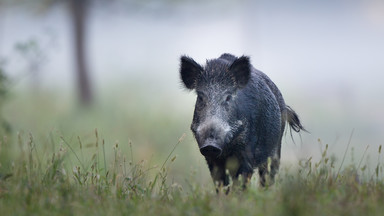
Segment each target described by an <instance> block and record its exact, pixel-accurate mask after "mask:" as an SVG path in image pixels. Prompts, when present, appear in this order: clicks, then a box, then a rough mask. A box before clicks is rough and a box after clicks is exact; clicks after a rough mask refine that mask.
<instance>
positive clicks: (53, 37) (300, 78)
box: [0, 0, 384, 160]
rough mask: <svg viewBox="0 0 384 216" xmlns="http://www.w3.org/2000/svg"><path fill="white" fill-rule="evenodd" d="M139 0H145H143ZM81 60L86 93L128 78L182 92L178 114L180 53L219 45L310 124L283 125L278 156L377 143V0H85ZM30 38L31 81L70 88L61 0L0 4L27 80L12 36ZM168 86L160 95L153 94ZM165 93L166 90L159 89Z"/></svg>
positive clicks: (15, 59)
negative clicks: (35, 62)
mask: <svg viewBox="0 0 384 216" xmlns="http://www.w3.org/2000/svg"><path fill="white" fill-rule="evenodd" d="M149 2H150V1H149ZM4 5H6V4H4ZM86 27H87V28H86V30H87V32H86V33H87V41H86V43H87V44H86V45H87V46H86V47H87V52H88V56H87V59H88V64H89V68H90V76H91V80H92V88H93V89H94V90H95V91H96V97H97V95H98V94H102V92H104V91H108V90H109V89H111V88H113V89H114V90H116V88H117V89H118V88H119V86H124V85H126V84H127V83H132V82H136V84H137V85H139V86H141V87H140V88H139V90H143V89H147V90H148V92H154V91H157V90H159V91H161V92H162V94H161V95H158V96H160V97H164V98H167V100H170V102H169V103H170V104H171V105H172V104H173V105H174V104H176V102H172V100H175V101H180V100H182V101H185V103H183V105H180V104H178V105H177V106H180V107H179V109H182V110H183V112H185V113H190V115H189V117H188V118H186V119H185V123H186V125H189V124H190V121H191V116H192V112H193V103H194V94H193V93H188V92H186V91H183V90H182V88H181V84H180V81H179V75H178V67H179V57H180V55H183V54H186V55H188V56H190V57H192V58H194V59H195V60H196V61H197V62H199V63H201V64H204V63H205V61H206V59H211V58H216V57H218V56H220V55H221V54H222V53H225V52H227V53H232V54H234V55H237V56H241V55H249V56H250V57H251V62H252V64H253V65H254V66H255V67H256V68H257V69H259V70H261V71H263V72H264V73H266V74H267V75H268V76H269V77H270V78H271V79H272V80H273V81H274V82H275V83H276V85H277V86H278V87H279V88H280V90H281V91H282V93H283V95H284V97H285V100H286V103H287V104H288V105H290V106H291V107H292V108H294V109H295V110H296V111H297V113H299V115H300V117H301V119H302V121H303V124H304V125H305V127H306V128H307V129H308V130H309V131H310V133H309V134H302V137H301V140H300V138H298V137H296V138H295V139H296V144H294V143H293V142H292V141H291V140H290V137H289V136H287V137H286V138H285V140H284V143H285V144H284V143H283V152H285V153H283V154H282V155H283V159H284V158H285V159H286V160H290V159H291V158H297V157H304V156H308V155H311V154H315V153H319V152H320V149H321V148H323V147H320V146H321V145H320V144H319V143H318V139H319V138H320V139H321V143H323V145H324V144H326V143H327V144H330V146H331V147H330V149H331V151H333V152H338V153H340V154H341V153H343V152H345V149H346V148H347V143H348V139H349V137H350V135H351V132H352V130H353V129H355V132H354V134H353V138H352V141H351V147H353V148H355V149H356V152H357V153H358V154H362V152H363V151H364V149H365V148H366V147H367V146H368V145H369V146H370V147H369V148H370V149H371V150H372V152H373V153H375V152H377V148H378V146H379V145H382V144H383V140H384V139H383V138H384V135H383V134H384V123H383V121H384V115H383V114H382V110H383V109H384V96H383V92H384V85H382V84H381V82H382V80H383V78H384V76H383V72H384V3H383V2H382V1H379V0H377V1H374V0H372V1H368V0H366V1H319V2H315V1H273V2H271V1H251V0H249V1H245V0H244V1H239V2H237V1H213V2H212V3H209V4H206V3H205V2H203V1H201V2H200V1H198V2H197V3H194V2H188V1H186V2H178V3H164V4H162V3H148V5H146V4H144V5H140V4H139V5H138V6H137V5H135V4H128V6H127V5H126V4H123V3H119V1H115V3H114V4H111V5H105V4H101V3H100V4H99V5H94V6H92V8H91V10H90V14H89V17H88V20H87V26H86ZM28 40H34V41H36V42H37V44H38V46H39V47H40V48H41V50H42V52H43V55H44V61H42V63H41V65H40V67H39V81H38V82H39V86H40V88H41V89H43V91H56V90H60V91H63V92H67V91H69V92H72V91H74V90H73V89H74V88H75V87H74V83H75V81H74V80H75V73H74V72H73V67H74V66H73V59H72V56H73V50H72V43H73V41H72V38H71V28H70V23H69V18H68V14H67V11H66V7H65V6H64V5H60V4H59V5H56V6H54V7H52V8H50V9H44V10H41V9H38V8H32V9H29V8H28V7H20V6H6V7H5V6H4V7H1V8H0V57H1V58H3V59H4V61H5V64H4V67H5V69H6V70H5V71H6V72H7V74H8V75H9V76H10V77H11V78H14V79H16V80H17V82H16V83H15V85H14V86H13V89H14V90H20V91H23V90H28V89H29V88H30V84H31V75H30V74H29V73H28V69H27V68H28V67H27V65H28V61H27V60H26V59H25V58H23V57H22V56H21V55H20V53H18V52H17V51H16V50H15V45H16V44H17V43H21V42H25V41H28ZM165 94H168V96H165ZM169 95H171V96H169Z"/></svg>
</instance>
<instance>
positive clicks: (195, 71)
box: [180, 56, 203, 90]
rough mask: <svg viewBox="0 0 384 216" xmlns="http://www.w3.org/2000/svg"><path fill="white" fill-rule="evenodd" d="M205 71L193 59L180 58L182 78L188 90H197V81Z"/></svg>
mask: <svg viewBox="0 0 384 216" xmlns="http://www.w3.org/2000/svg"><path fill="white" fill-rule="evenodd" d="M202 71H203V67H201V66H200V65H199V64H198V63H196V62H195V61H194V60H193V59H192V58H189V57H187V56H181V58H180V78H181V80H182V81H183V83H184V85H185V87H186V88H187V89H190V90H192V89H194V88H196V79H197V77H198V76H199V75H200V74H201V72H202Z"/></svg>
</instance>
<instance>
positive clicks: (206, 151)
mask: <svg viewBox="0 0 384 216" xmlns="http://www.w3.org/2000/svg"><path fill="white" fill-rule="evenodd" d="M200 152H201V154H202V155H204V156H206V157H214V158H216V157H218V156H220V154H221V148H219V147H217V146H214V145H206V146H203V147H201V148H200Z"/></svg>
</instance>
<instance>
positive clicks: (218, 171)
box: [180, 53, 305, 186]
mask: <svg viewBox="0 0 384 216" xmlns="http://www.w3.org/2000/svg"><path fill="white" fill-rule="evenodd" d="M180 77H181V80H182V82H183V83H184V85H185V87H186V88H187V89H189V90H193V89H194V90H195V91H196V94H197V100H196V105H195V112H194V115H193V121H192V124H191V130H192V132H193V134H194V136H195V138H196V141H197V144H198V146H199V149H200V152H201V153H202V154H203V155H204V156H205V159H206V160H207V163H208V167H209V170H210V172H211V175H212V178H213V180H214V182H215V183H216V184H217V185H218V186H220V185H224V186H225V185H228V184H229V177H232V179H234V180H236V179H237V178H238V177H239V176H240V175H241V176H243V180H244V182H243V183H241V184H243V185H245V183H246V182H247V181H248V180H249V178H250V177H251V176H252V174H253V171H254V169H256V168H257V169H258V172H259V175H260V184H261V185H262V186H264V185H266V184H269V183H273V179H274V176H275V174H276V173H277V171H278V169H279V163H280V151H281V140H282V137H283V133H284V129H285V124H286V122H288V124H289V126H290V128H291V129H293V130H294V131H295V132H300V131H301V130H302V131H305V129H304V128H303V126H302V124H301V122H300V120H299V117H298V115H297V114H296V113H295V111H293V110H292V109H291V108H290V107H289V106H287V105H286V104H285V102H284V99H283V96H282V95H281V93H280V91H279V89H278V88H277V87H276V85H275V84H274V83H273V82H272V81H271V80H270V79H269V77H268V76H267V75H265V74H264V73H262V72H261V71H258V70H256V69H255V68H254V67H253V66H252V65H251V63H250V59H249V57H247V56H242V57H235V56H233V55H231V54H227V53H226V54H223V55H221V56H220V57H219V58H217V59H212V60H208V61H207V63H206V65H205V66H204V67H203V66H201V65H199V64H198V63H196V62H195V61H194V60H193V59H192V58H189V57H186V56H182V57H181V64H180ZM228 174H229V176H228ZM268 179H269V180H270V182H268Z"/></svg>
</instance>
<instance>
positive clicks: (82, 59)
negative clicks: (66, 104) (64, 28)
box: [0, 0, 96, 106]
mask: <svg viewBox="0 0 384 216" xmlns="http://www.w3.org/2000/svg"><path fill="white" fill-rule="evenodd" d="M0 1H1V0H0ZM3 1H4V2H6V3H8V5H11V6H23V7H24V8H28V10H31V9H32V10H33V9H37V11H48V10H50V9H52V8H53V6H54V5H58V4H64V5H65V6H66V8H67V9H68V12H69V13H68V14H69V17H70V19H71V22H70V23H71V25H72V35H73V41H74V43H73V49H74V55H73V57H74V63H75V71H76V77H77V88H78V94H79V100H80V103H81V104H82V105H86V106H88V105H91V104H92V101H93V95H92V88H91V83H90V76H89V71H88V67H87V61H86V56H87V54H86V47H85V45H86V26H87V25H86V21H87V15H88V10H89V7H90V2H91V1H96V0H35V1H29V0H12V1H11V0H3Z"/></svg>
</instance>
